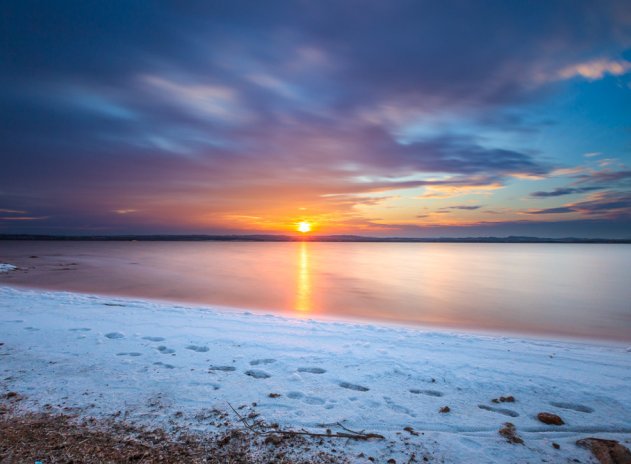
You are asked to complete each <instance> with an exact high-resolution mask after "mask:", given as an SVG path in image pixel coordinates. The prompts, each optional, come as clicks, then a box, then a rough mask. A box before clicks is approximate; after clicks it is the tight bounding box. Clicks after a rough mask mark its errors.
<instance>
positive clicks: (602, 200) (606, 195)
mask: <svg viewBox="0 0 631 464" xmlns="http://www.w3.org/2000/svg"><path fill="white" fill-rule="evenodd" d="M555 213H579V214H581V215H585V216H602V217H611V218H617V217H631V193H625V192H622V193H618V192H602V193H597V194H594V195H592V196H591V197H589V198H588V199H586V200H583V201H579V202H576V203H570V204H567V205H565V206H560V207H557V208H546V209H539V210H534V211H528V214H555Z"/></svg>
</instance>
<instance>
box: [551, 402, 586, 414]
mask: <svg viewBox="0 0 631 464" xmlns="http://www.w3.org/2000/svg"><path fill="white" fill-rule="evenodd" d="M550 404H551V405H552V406H554V407H556V408H561V409H570V410H572V411H578V412H586V413H591V412H594V410H593V409H592V408H590V407H589V406H584V405H582V404H577V403H564V402H556V401H550Z"/></svg>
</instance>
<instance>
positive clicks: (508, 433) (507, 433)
mask: <svg viewBox="0 0 631 464" xmlns="http://www.w3.org/2000/svg"><path fill="white" fill-rule="evenodd" d="M499 434H500V435H501V436H503V437H504V438H506V441H507V442H509V443H512V444H513V445H523V444H524V440H523V439H522V438H521V437H520V436H519V435H517V429H515V425H514V424H512V423H511V422H506V423H504V425H503V426H502V428H501V429H500V430H499Z"/></svg>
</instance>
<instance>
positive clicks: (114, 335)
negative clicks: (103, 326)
mask: <svg viewBox="0 0 631 464" xmlns="http://www.w3.org/2000/svg"><path fill="white" fill-rule="evenodd" d="M105 336H106V337H107V338H109V339H111V340H116V339H118V338H125V335H123V334H122V333H120V332H110V333H106V334H105Z"/></svg>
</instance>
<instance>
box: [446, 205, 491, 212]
mask: <svg viewBox="0 0 631 464" xmlns="http://www.w3.org/2000/svg"><path fill="white" fill-rule="evenodd" d="M482 207H483V205H456V206H447V207H446V208H441V209H459V210H464V211H474V210H476V209H480V208H482Z"/></svg>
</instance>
